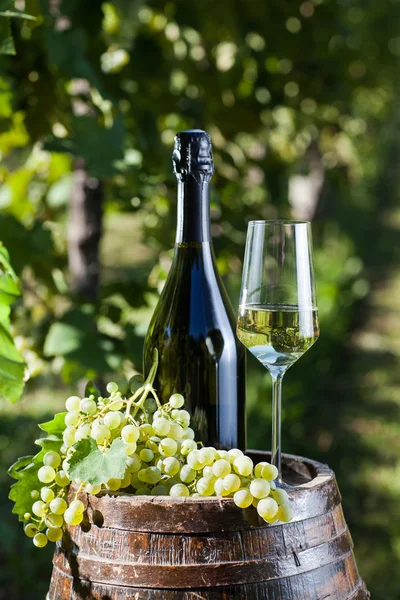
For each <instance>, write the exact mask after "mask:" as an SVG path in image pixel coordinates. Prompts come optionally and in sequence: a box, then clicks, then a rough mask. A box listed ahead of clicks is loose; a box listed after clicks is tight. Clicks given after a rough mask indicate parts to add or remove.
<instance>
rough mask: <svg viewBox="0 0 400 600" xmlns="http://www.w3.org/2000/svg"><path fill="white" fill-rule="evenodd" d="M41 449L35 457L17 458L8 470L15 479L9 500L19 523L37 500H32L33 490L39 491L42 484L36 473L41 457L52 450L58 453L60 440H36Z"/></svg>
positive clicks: (41, 462) (41, 463)
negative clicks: (12, 504)
mask: <svg viewBox="0 0 400 600" xmlns="http://www.w3.org/2000/svg"><path fill="white" fill-rule="evenodd" d="M38 442H40V444H39V445H40V446H42V449H41V450H40V452H38V453H37V454H36V455H35V456H23V457H22V458H19V459H18V460H17V461H16V462H15V463H14V464H13V465H11V467H10V468H9V469H8V474H9V475H10V477H13V479H17V483H14V484H13V485H12V486H11V490H10V494H9V496H8V497H9V499H10V500H12V501H13V502H14V503H15V504H14V506H13V510H12V512H13V513H14V514H17V515H18V518H19V520H20V521H23V520H24V514H25V513H26V512H31V511H32V505H33V503H34V502H35V501H36V500H37V498H32V496H31V492H32V491H33V490H38V491H39V490H40V489H41V487H42V486H43V484H42V483H41V482H40V481H39V479H38V476H37V475H38V471H39V469H40V467H41V466H42V465H43V457H44V455H45V454H46V452H49V451H50V450H53V451H54V452H59V451H60V447H61V444H62V440H57V439H53V438H52V437H49V438H43V439H42V440H38V441H37V442H36V443H38Z"/></svg>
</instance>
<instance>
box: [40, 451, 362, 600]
mask: <svg viewBox="0 0 400 600" xmlns="http://www.w3.org/2000/svg"><path fill="white" fill-rule="evenodd" d="M253 458H254V459H255V460H256V461H258V460H265V459H268V456H266V455H265V454H263V455H255V454H253ZM284 466H285V470H284V473H285V478H286V480H288V481H289V480H290V481H293V482H296V484H297V487H296V488H295V489H293V490H291V491H290V493H289V495H290V497H291V500H292V502H293V505H294V511H295V515H296V518H295V520H294V521H292V522H291V523H286V524H282V523H278V524H274V525H267V524H266V523H265V522H264V521H262V520H260V519H259V518H258V516H257V513H256V511H255V510H254V509H247V510H240V509H238V508H237V507H236V506H235V505H234V503H233V501H232V500H229V499H225V498H224V499H222V498H204V499H202V498H198V499H196V498H194V499H191V498H176V499H175V498H165V497H159V498H154V497H147V496H142V497H137V496H136V497H135V496H129V495H127V494H114V495H108V494H106V495H103V496H100V497H93V496H87V495H86V494H80V496H79V497H80V498H81V499H82V501H83V502H84V503H85V506H86V513H85V520H84V522H83V523H82V525H81V526H80V527H70V528H69V529H68V531H67V534H66V536H64V539H63V540H62V542H61V543H59V544H58V545H57V549H56V552H55V554H54V570H53V576H52V581H51V586H50V591H49V594H48V600H81V599H89V600H131V599H132V600H133V599H135V600H136V599H137V600H142V599H150V598H154V600H159V599H161V598H162V599H163V600H189V599H190V600H194V599H196V598H197V599H199V598H203V599H207V600H211V599H215V600H228V599H231V598H232V599H239V598H243V599H248V600H278V599H279V600H295V599H296V600H297V599H298V600H300V599H301V600H328V599H329V600H364V599H366V598H368V597H369V595H368V592H367V591H366V589H365V586H364V584H363V582H362V580H361V579H360V577H359V574H358V571H357V567H356V564H355V560H354V555H353V543H352V540H351V536H350V533H349V531H348V528H347V525H346V522H345V519H344V516H343V512H342V508H341V504H340V494H339V491H338V488H337V484H336V480H335V476H334V474H333V472H332V471H331V470H330V469H329V468H328V467H327V466H326V465H322V464H320V463H316V462H314V461H310V460H308V459H303V458H300V457H293V456H288V455H285V456H284Z"/></svg>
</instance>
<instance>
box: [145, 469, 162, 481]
mask: <svg viewBox="0 0 400 600" xmlns="http://www.w3.org/2000/svg"><path fill="white" fill-rule="evenodd" d="M145 471H146V479H145V482H146V483H150V484H151V485H155V484H156V483H158V482H159V481H160V479H161V471H160V469H158V468H157V467H147V469H145Z"/></svg>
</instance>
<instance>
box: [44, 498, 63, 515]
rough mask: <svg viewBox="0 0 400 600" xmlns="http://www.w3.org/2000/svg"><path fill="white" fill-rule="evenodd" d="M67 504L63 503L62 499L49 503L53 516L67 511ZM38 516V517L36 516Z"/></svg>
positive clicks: (55, 499)
mask: <svg viewBox="0 0 400 600" xmlns="http://www.w3.org/2000/svg"><path fill="white" fill-rule="evenodd" d="M67 508H68V504H67V503H66V502H65V500H64V498H54V500H52V501H51V502H50V510H51V512H52V513H54V514H55V515H62V514H64V512H65V511H66V510H67ZM38 516H40V515H38Z"/></svg>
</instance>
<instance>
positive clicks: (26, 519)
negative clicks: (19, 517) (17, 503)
mask: <svg viewBox="0 0 400 600" xmlns="http://www.w3.org/2000/svg"><path fill="white" fill-rule="evenodd" d="M31 517H32V515H31V513H28V512H26V513H25V514H24V520H25V521H28V520H29V519H30V518H31Z"/></svg>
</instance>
